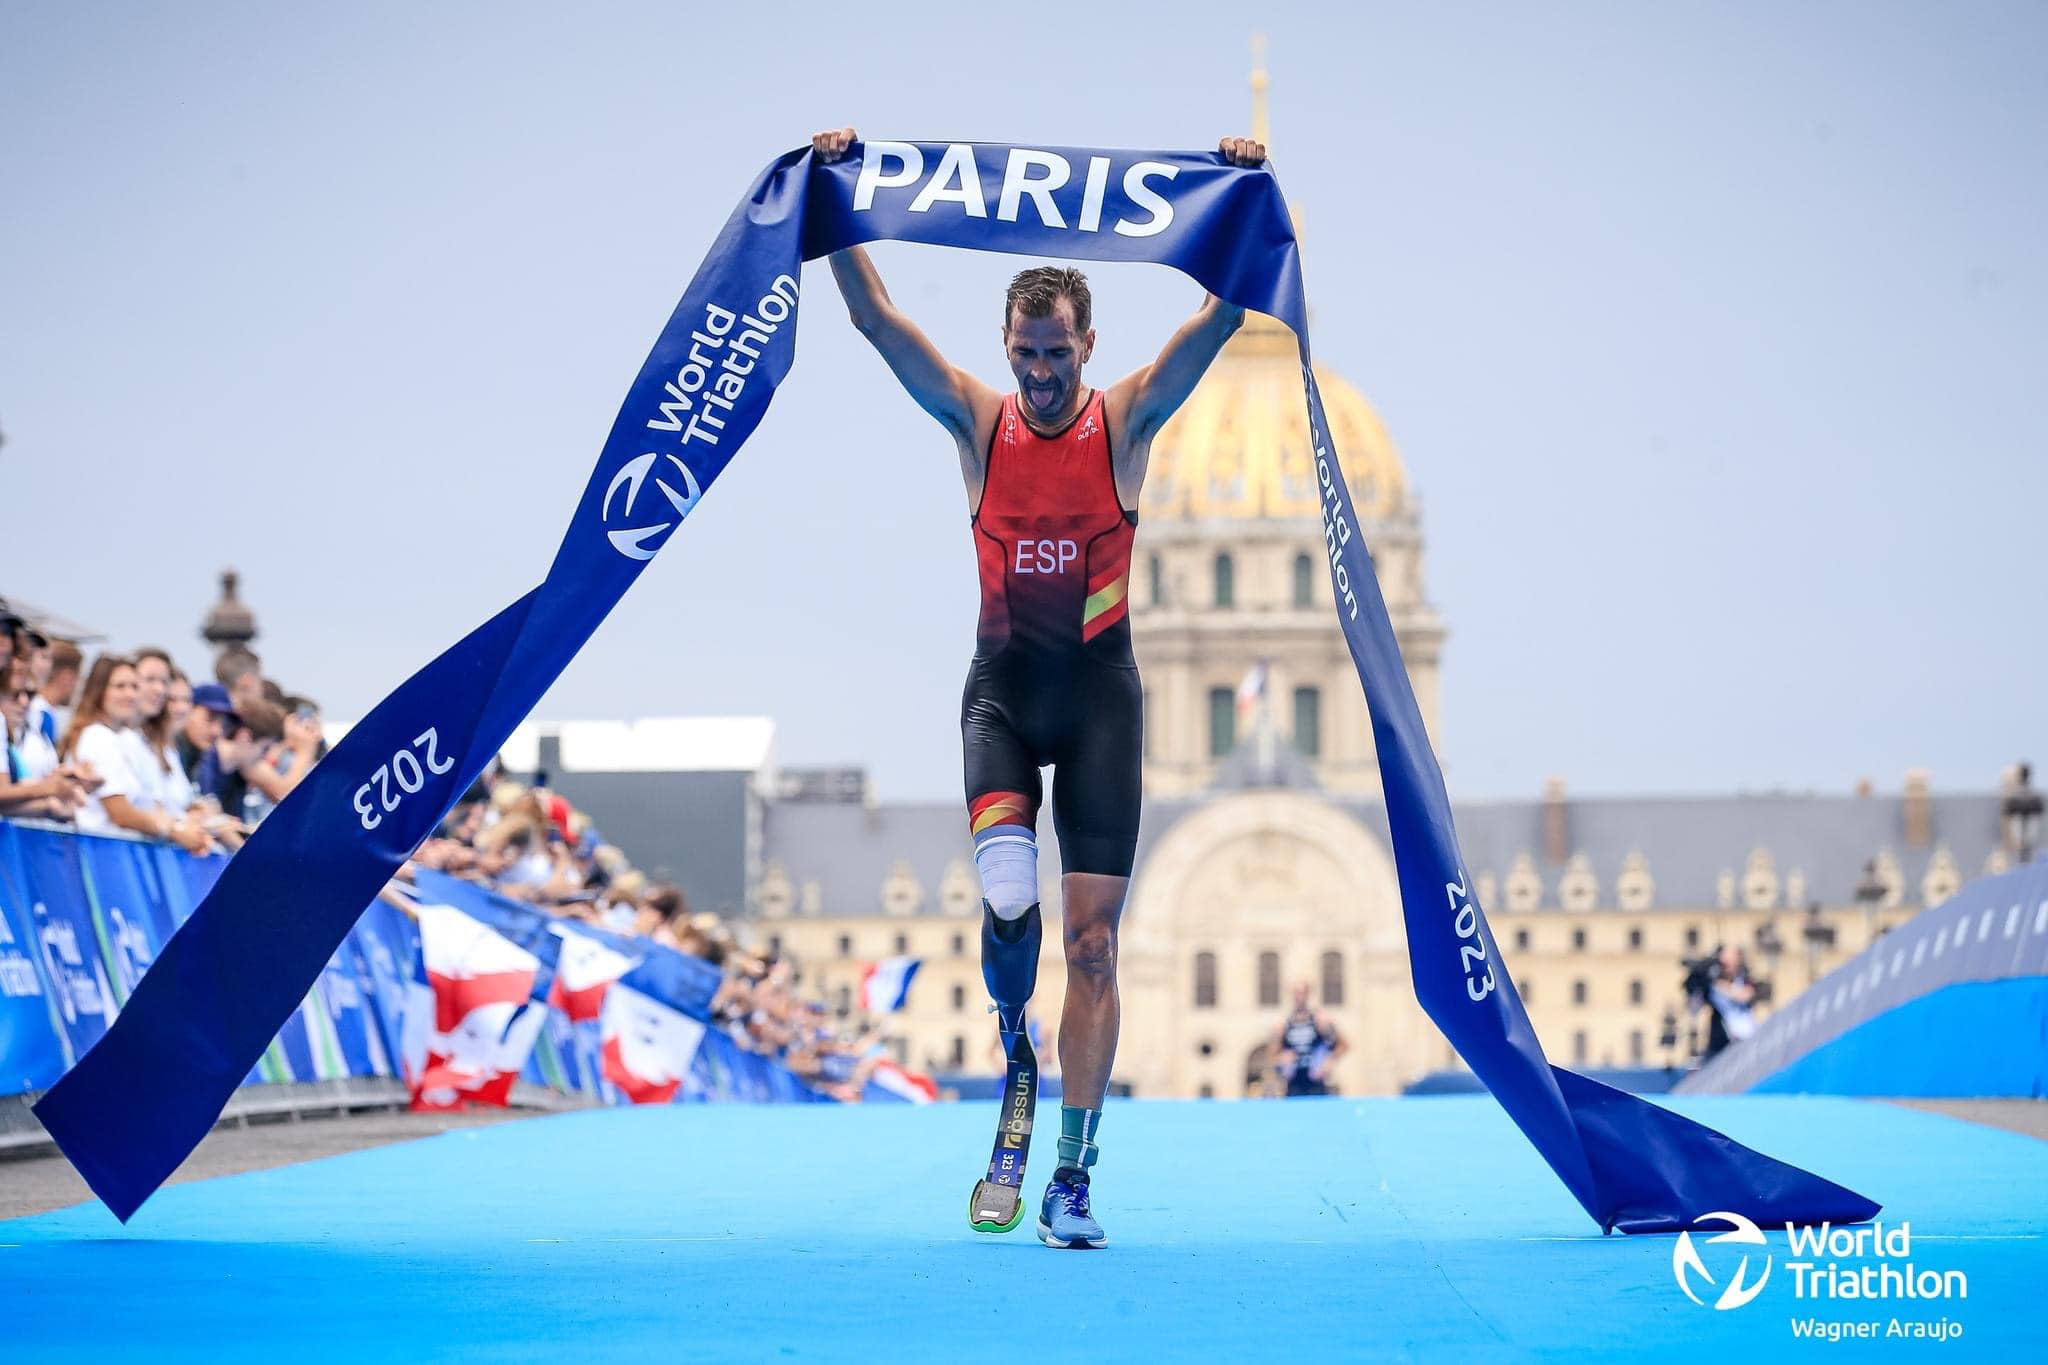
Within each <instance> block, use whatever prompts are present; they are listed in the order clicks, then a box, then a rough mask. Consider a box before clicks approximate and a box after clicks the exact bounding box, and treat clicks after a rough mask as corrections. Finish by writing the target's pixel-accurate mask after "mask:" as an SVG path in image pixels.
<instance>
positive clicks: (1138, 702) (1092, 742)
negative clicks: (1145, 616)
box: [960, 647, 1145, 877]
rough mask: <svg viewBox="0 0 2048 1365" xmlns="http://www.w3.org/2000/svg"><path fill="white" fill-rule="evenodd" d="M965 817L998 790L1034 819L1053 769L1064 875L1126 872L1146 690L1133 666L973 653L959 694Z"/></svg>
mask: <svg viewBox="0 0 2048 1365" xmlns="http://www.w3.org/2000/svg"><path fill="white" fill-rule="evenodd" d="M960 738H961V741H962V744H963V747H964V749H965V758H966V764H965V767H966V776H967V805H968V810H969V812H970V817H969V823H970V825H971V824H972V822H973V818H974V816H973V812H975V811H976V809H977V807H978V806H982V807H985V806H986V805H987V804H988V801H989V798H990V797H991V796H993V795H994V794H997V793H1014V794H1016V795H1018V796H1021V797H1023V798H1024V800H1025V801H1026V802H1028V803H1029V808H1030V809H1029V813H1030V816H1031V818H1032V822H1033V824H1034V825H1035V824H1036V815H1037V811H1038V807H1039V806H1040V805H1041V804H1042V803H1043V799H1044V788H1043V786H1042V785H1041V784H1040V780H1039V772H1038V770H1039V769H1040V768H1041V767H1043V766H1044V765H1046V764H1051V765H1052V769H1053V784H1052V785H1053V793H1052V794H1053V808H1052V823H1053V829H1054V831H1055V832H1056V833H1057V834H1058V835H1059V841H1060V865H1061V867H1062V869H1063V870H1065V871H1067V872H1096V873H1101V874H1102V875H1104V876H1110V877H1128V876H1130V875H1131V864H1132V862H1133V861H1134V859H1135V858H1136V855H1137V849H1138V806H1139V800H1140V782H1141V777H1140V771H1139V769H1140V764H1141V763H1142V761H1143V754H1144V747H1145V692H1144V687H1143V685H1142V684H1141V683H1140V682H1139V680H1138V668H1137V665H1136V664H1133V663H1129V662H1121V663H1119V662H1108V661H1103V660H1098V659H1091V658H1089V657H1087V655H1086V654H1084V653H1061V654H1057V655H1054V654H1045V653H1038V652H1035V651H1029V650H1022V649H1017V648H1015V647H1012V648H1009V649H1005V650H1002V651H1001V652H1000V653H997V654H993V655H989V656H983V655H979V654H977V655H976V656H975V658H974V662H973V663H971V664H969V665H968V668H967V687H966V690H965V691H964V692H963V693H962V695H961V698H960Z"/></svg>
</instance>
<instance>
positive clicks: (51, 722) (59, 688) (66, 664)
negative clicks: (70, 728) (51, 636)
mask: <svg viewBox="0 0 2048 1365" xmlns="http://www.w3.org/2000/svg"><path fill="white" fill-rule="evenodd" d="M44 658H45V659H46V660H47V663H46V664H45V666H44V669H43V679H42V681H41V682H40V683H38V684H37V692H36V695H35V697H34V698H33V699H32V700H30V702H29V704H28V721H29V724H31V725H33V726H35V727H36V729H38V730H41V731H42V732H43V738H44V739H46V740H48V741H49V742H50V750H51V752H52V753H54V752H56V749H57V741H58V740H59V739H61V738H63V735H64V724H65V721H66V719H67V715H68V713H69V711H70V709H71V699H72V698H73V697H76V696H77V695H78V677H79V673H80V672H81V670H82V669H83V668H84V666H85V656H84V655H82V654H80V653H79V652H78V646H77V645H74V644H72V643H71V642H70V641H69V640H52V641H51V642H50V648H49V650H48V652H47V653H46V654H45V655H44Z"/></svg>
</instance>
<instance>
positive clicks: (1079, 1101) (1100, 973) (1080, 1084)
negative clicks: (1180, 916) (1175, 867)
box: [1059, 872, 1131, 1109]
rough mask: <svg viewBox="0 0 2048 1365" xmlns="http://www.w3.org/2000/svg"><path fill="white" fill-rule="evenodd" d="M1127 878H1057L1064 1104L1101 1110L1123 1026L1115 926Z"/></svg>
mask: <svg viewBox="0 0 2048 1365" xmlns="http://www.w3.org/2000/svg"><path fill="white" fill-rule="evenodd" d="M1130 884H1131V882H1130V878H1128V877H1105V876H1103V875H1101V874H1099V873H1094V872H1069V873H1067V874H1066V875H1065V876H1063V877H1061V878H1060V895H1061V902H1062V905H1061V916H1060V918H1061V920H1062V921H1063V924H1064V934H1063V937H1064V939H1065V943H1066V950H1067V1000H1066V1007H1065V1009H1064V1010H1063V1011H1062V1012H1061V1014H1060V1040H1059V1048H1060V1087H1061V1095H1062V1103H1065V1104H1070V1105H1073V1106H1075V1107H1077V1108H1081V1109H1100V1108H1101V1107H1102V1097H1103V1093H1104V1092H1105V1091H1106V1090H1108V1089H1109V1073H1110V1068H1111V1067H1112V1066H1113V1065H1114V1064H1115V1062H1116V1036H1117V1029H1118V1026H1119V1024H1120V1023H1121V1022H1122V1012H1121V1009H1120V1008H1119V1005H1118V1001H1117V993H1116V944H1117V924H1118V921H1119V920H1121V919H1122V917H1123V911H1124V893H1125V892H1126V891H1127V890H1128V889H1129V888H1130Z"/></svg>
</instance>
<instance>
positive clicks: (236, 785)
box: [193, 697, 284, 819]
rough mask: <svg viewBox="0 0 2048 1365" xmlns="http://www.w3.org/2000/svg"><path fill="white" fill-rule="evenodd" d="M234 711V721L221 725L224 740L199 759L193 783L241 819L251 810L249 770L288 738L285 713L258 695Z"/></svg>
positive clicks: (259, 763) (222, 808)
mask: <svg viewBox="0 0 2048 1365" xmlns="http://www.w3.org/2000/svg"><path fill="white" fill-rule="evenodd" d="M233 714H234V720H233V722H232V723H231V724H226V725H223V726H222V727H221V737H220V739H219V740H218V741H217V742H216V743H215V744H214V746H213V748H211V749H209V750H208V751H207V752H206V754H205V756H204V757H202V758H201V759H200V760H199V774H198V776H196V777H195V778H193V784H194V785H195V786H197V787H198V788H199V793H200V795H202V796H211V797H212V798H213V799H214V800H216V801H218V802H219V803H220V808H221V810H222V811H224V812H225V813H227V814H228V815H232V816H235V817H236V818H238V819H240V818H245V812H246V811H247V810H248V803H249V791H250V782H249V773H250V772H251V771H253V770H255V769H257V768H259V767H261V766H262V764H263V758H264V757H265V755H267V754H268V753H269V752H270V750H271V749H272V748H273V747H274V746H276V745H277V744H279V743H281V742H283V740H284V713H283V712H282V711H280V710H278V709H277V708H276V707H275V706H272V705H271V704H270V703H269V702H267V701H265V700H263V699H262V698H261V697H258V698H257V699H256V700H255V701H253V702H250V703H248V704H246V705H242V706H237V707H236V708H235V710H234V713H233Z"/></svg>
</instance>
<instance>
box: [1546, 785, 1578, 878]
mask: <svg viewBox="0 0 2048 1365" xmlns="http://www.w3.org/2000/svg"><path fill="white" fill-rule="evenodd" d="M1571 832H1572V831H1571V821H1570V818H1569V816H1568V814H1567V812H1566V810H1565V804H1564V779H1563V778H1561V777H1546V778H1544V779H1543V861H1544V862H1546V863H1561V862H1563V861H1564V860H1565V858H1566V857H1567V856H1568V855H1569V854H1570V851H1571Z"/></svg>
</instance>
